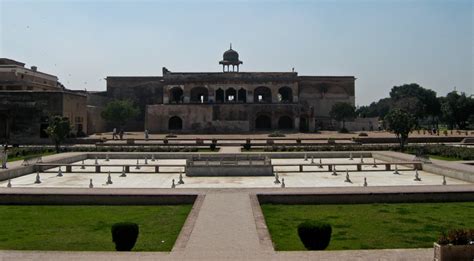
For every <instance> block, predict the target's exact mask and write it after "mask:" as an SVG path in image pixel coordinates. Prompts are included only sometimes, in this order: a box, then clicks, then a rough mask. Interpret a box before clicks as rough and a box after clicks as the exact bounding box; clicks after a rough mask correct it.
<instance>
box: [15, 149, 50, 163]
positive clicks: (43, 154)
mask: <svg viewBox="0 0 474 261" xmlns="http://www.w3.org/2000/svg"><path fill="white" fill-rule="evenodd" d="M53 154H56V152H53V151H51V152H44V153H35V154H29V155H26V156H10V155H8V162H11V161H17V160H24V159H25V158H26V157H32V156H34V157H39V156H42V157H44V156H49V155H53Z"/></svg>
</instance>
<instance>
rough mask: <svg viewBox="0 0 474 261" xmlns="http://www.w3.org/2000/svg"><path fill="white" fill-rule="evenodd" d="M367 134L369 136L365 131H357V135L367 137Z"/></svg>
mask: <svg viewBox="0 0 474 261" xmlns="http://www.w3.org/2000/svg"><path fill="white" fill-rule="evenodd" d="M367 136H369V134H367V133H365V132H361V133H359V137H367Z"/></svg>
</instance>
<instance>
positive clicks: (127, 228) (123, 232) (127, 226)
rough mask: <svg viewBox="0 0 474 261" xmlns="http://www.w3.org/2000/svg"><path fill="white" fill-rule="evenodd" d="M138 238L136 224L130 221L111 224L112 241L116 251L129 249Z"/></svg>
mask: <svg viewBox="0 0 474 261" xmlns="http://www.w3.org/2000/svg"><path fill="white" fill-rule="evenodd" d="M137 238H138V225H137V224H135V223H131V222H122V223H115V224H113V225H112V241H113V242H114V243H115V250H117V251H131V250H132V248H133V247H134V246H135V243H136V242H137Z"/></svg>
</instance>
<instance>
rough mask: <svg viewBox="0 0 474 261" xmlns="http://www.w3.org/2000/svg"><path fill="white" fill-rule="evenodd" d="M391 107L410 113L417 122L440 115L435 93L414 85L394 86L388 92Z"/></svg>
mask: <svg viewBox="0 0 474 261" xmlns="http://www.w3.org/2000/svg"><path fill="white" fill-rule="evenodd" d="M390 98H391V99H392V102H393V107H395V108H399V109H402V110H405V111H409V112H411V113H412V114H413V115H414V116H415V117H416V118H417V119H418V120H420V119H423V118H425V117H428V116H431V117H432V123H433V124H434V123H435V120H434V119H435V116H437V115H438V114H439V113H440V108H441V105H440V103H439V100H438V99H437V98H436V92H434V91H433V90H429V89H425V88H423V87H421V86H420V85H418V84H416V83H411V84H404V85H401V86H394V87H393V88H392V90H391V91H390Z"/></svg>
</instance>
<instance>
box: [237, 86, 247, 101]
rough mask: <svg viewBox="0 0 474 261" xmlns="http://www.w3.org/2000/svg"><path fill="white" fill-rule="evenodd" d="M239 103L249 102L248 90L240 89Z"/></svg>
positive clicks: (238, 94)
mask: <svg viewBox="0 0 474 261" xmlns="http://www.w3.org/2000/svg"><path fill="white" fill-rule="evenodd" d="M237 96H238V99H237V100H238V101H239V102H243V103H246V102H247V90H245V89H244V88H240V90H239V92H238V93H237Z"/></svg>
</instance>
